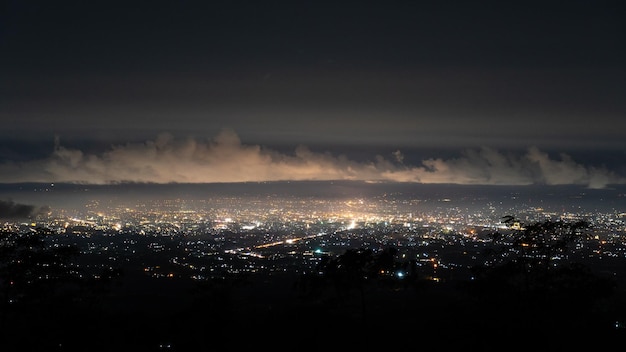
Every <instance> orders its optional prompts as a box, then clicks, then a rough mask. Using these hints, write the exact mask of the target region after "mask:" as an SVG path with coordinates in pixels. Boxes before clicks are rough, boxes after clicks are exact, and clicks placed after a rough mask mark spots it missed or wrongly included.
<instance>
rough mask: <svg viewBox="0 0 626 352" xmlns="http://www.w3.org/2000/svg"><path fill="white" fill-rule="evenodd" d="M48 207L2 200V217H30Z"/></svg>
mask: <svg viewBox="0 0 626 352" xmlns="http://www.w3.org/2000/svg"><path fill="white" fill-rule="evenodd" d="M46 209H47V208H45V207H44V208H39V207H36V206H34V205H29V204H20V203H15V202H13V201H12V200H0V219H3V220H15V219H28V218H31V217H33V216H36V215H37V214H39V213H40V212H43V211H46Z"/></svg>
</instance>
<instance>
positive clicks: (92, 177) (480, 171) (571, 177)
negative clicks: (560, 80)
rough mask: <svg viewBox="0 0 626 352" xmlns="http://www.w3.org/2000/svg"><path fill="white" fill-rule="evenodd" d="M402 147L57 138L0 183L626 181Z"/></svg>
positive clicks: (231, 136)
mask: <svg viewBox="0 0 626 352" xmlns="http://www.w3.org/2000/svg"><path fill="white" fill-rule="evenodd" d="M403 161H404V157H403V155H402V153H401V152H400V151H395V152H394V153H392V154H391V155H389V158H385V157H383V156H380V155H378V156H374V158H373V160H372V161H369V162H357V161H354V160H350V159H349V158H347V157H346V156H344V155H333V154H331V153H319V152H313V151H311V150H309V149H308V148H307V147H305V146H299V147H297V148H296V149H295V150H294V152H293V153H279V152H277V151H274V150H269V149H266V148H263V147H262V146H259V145H246V144H243V143H242V142H241V140H240V139H239V137H238V136H237V134H236V133H235V132H233V131H231V130H224V131H222V132H221V133H220V134H218V135H217V136H215V137H214V138H212V139H210V140H206V141H200V140H197V139H193V138H187V139H183V140H177V139H175V138H174V137H173V136H171V135H169V134H162V135H159V136H158V137H157V138H156V139H155V140H150V141H146V142H144V143H130V144H124V145H117V146H114V147H113V148H112V149H110V150H108V151H106V152H104V153H102V154H98V155H96V154H85V153H83V152H82V151H80V150H76V149H69V148H65V147H63V146H61V145H60V144H59V143H56V146H55V149H54V152H53V153H52V155H51V156H50V157H49V158H46V159H42V160H34V161H29V162H22V163H16V162H7V163H4V164H1V165H0V175H1V176H0V182H5V183H6V182H71V183H85V184H109V183H122V182H147V183H213V182H257V181H285V180H293V181H296V180H364V181H395V182H418V183H455V184H493V185H527V184H547V185H564V184H578V185H586V186H589V187H592V188H603V187H606V186H607V185H610V184H618V183H624V179H623V178H621V177H618V176H616V175H615V174H614V173H612V172H610V171H608V170H605V169H598V168H593V167H587V166H584V165H581V164H579V163H577V162H575V161H574V160H572V158H571V157H569V156H567V155H564V154H563V155H560V158H559V159H556V160H555V159H552V158H551V157H550V156H549V155H548V154H547V153H544V152H542V151H540V150H538V149H537V148H529V149H528V151H527V152H526V153H525V154H523V155H513V154H504V153H502V152H499V151H497V150H494V149H491V148H486V147H484V148H481V149H478V150H467V151H465V152H464V153H463V154H461V156H460V157H458V158H452V159H447V160H444V159H427V160H423V161H422V162H421V164H420V165H414V166H411V165H406V164H405V163H404V162H403Z"/></svg>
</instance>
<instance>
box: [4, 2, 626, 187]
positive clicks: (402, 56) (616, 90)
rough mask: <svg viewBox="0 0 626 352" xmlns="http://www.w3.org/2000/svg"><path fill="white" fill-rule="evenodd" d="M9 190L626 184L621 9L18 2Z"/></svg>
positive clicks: (10, 41) (9, 68) (8, 78)
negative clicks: (52, 186)
mask: <svg viewBox="0 0 626 352" xmlns="http://www.w3.org/2000/svg"><path fill="white" fill-rule="evenodd" d="M2 4H3V5H2V8H0V16H1V17H0V53H1V55H0V121H1V122H2V128H1V129H0V182H7V183H8V182H79V183H97V184H102V183H111V182H113V183H115V182H125V181H132V182H158V183H162V182H240V181H267V180H331V179H350V180H367V181H403V182H422V183H461V184H464V183H468V184H514V185H515V184H580V185H585V186H590V187H594V188H602V187H607V186H610V185H611V184H622V183H625V177H626V163H625V162H624V161H625V160H626V99H625V98H626V21H624V18H626V11H625V9H626V5H623V3H622V2H621V1H613V2H606V1H558V2H550V1H545V2H536V3H534V2H527V1H525V2H510V1H493V2H491V1H433V2H422V1H359V2H340V1H329V2H324V1H310V2H309V1H223V2H218V1H198V2H193V1H124V2H116V1H76V2H74V1H4V2H3V3H2Z"/></svg>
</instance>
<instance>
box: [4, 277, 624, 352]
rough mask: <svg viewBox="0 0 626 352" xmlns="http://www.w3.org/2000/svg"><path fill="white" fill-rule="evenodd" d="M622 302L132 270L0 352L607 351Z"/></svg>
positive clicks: (32, 323)
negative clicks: (256, 351) (164, 275)
mask: <svg viewBox="0 0 626 352" xmlns="http://www.w3.org/2000/svg"><path fill="white" fill-rule="evenodd" d="M316 287H317V288H316ZM92 292H93V291H92ZM624 297H625V296H624V295H623V290H622V289H621V288H619V289H618V290H617V291H616V292H614V293H613V294H611V295H610V297H606V298H602V299H594V300H593V302H592V301H589V300H585V299H584V295H582V294H579V293H577V292H570V294H569V295H563V296H562V297H549V298H545V297H543V298H542V297H524V296H523V295H519V294H515V293H513V294H505V293H502V292H495V291H493V292H484V291H481V290H479V289H476V288H474V287H472V286H471V285H468V283H463V282H435V281H425V280H424V281H419V282H405V283H402V284H398V283H397V282H395V283H387V284H386V283H380V282H379V283H377V284H376V286H374V287H372V286H368V287H366V288H365V289H364V290H363V291H362V293H361V291H360V290H358V289H347V290H337V288H336V287H335V286H332V285H321V286H314V285H311V284H310V283H309V284H307V285H305V284H304V283H303V281H302V280H301V277H299V276H297V275H294V274H281V275H278V274H274V275H264V276H249V277H246V278H242V277H239V278H232V279H226V280H223V281H219V282H218V281H213V282H204V283H199V282H195V281H191V280H182V279H153V278H149V277H146V276H142V275H139V274H138V275H132V274H127V275H125V276H123V277H122V278H121V279H119V280H117V281H115V282H113V283H112V284H111V286H110V287H107V288H105V289H103V290H102V291H100V292H98V293H97V294H85V296H82V297H81V296H76V295H74V296H73V297H57V298H55V300H49V301H45V300H42V301H41V302H39V303H36V304H31V305H30V306H27V307H14V308H10V309H9V310H8V311H7V312H8V314H6V315H5V316H4V317H3V319H4V322H3V328H2V331H1V333H2V346H1V348H0V351H7V352H8V351H161V350H169V351H215V350H217V351H223V350H235V351H238V350H244V349H249V348H261V349H264V350H266V349H267V350H290V351H294V350H296V351H300V350H302V351H329V350H338V349H350V350H352V349H366V350H373V349H385V350H387V349H389V348H411V349H415V350H418V349H423V350H424V349H448V348H470V349H472V350H479V349H480V350H504V349H509V348H515V349H526V348H528V349H540V350H547V349H551V348H557V349H559V350H561V349H563V348H570V347H577V348H579V347H581V346H593V347H594V348H595V349H603V348H605V347H606V348H608V347H613V346H615V345H616V344H618V343H623V342H624V341H626V329H625V328H624V327H623V325H622V324H623V322H624V321H625V320H624V319H626V315H625V313H626V309H625V305H624V303H623V300H624ZM18 308H19V309H18Z"/></svg>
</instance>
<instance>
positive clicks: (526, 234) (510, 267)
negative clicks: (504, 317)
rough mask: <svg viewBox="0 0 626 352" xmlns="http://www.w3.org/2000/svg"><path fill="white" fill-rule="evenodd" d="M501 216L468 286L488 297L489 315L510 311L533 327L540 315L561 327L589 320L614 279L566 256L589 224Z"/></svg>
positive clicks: (583, 238) (582, 240)
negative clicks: (501, 226)
mask: <svg viewBox="0 0 626 352" xmlns="http://www.w3.org/2000/svg"><path fill="white" fill-rule="evenodd" d="M502 219H503V220H502V222H503V223H504V224H506V225H507V226H506V229H505V230H503V231H498V232H496V233H493V234H492V235H491V241H492V242H491V245H492V247H491V248H490V250H489V251H486V254H487V255H486V261H485V264H481V265H477V266H475V267H473V268H472V270H473V273H474V275H475V280H474V281H473V282H472V284H471V285H470V287H472V290H473V291H472V292H474V293H478V296H479V297H481V298H485V299H486V300H487V302H488V303H489V304H488V307H491V308H490V309H493V310H491V311H490V313H488V314H502V312H503V311H508V313H509V314H511V315H512V316H515V317H516V318H515V319H513V321H515V324H517V325H516V326H518V327H519V326H524V327H530V326H534V325H535V324H539V322H540V320H541V319H544V320H545V321H544V322H543V323H544V324H547V325H549V324H552V325H555V326H554V327H555V328H557V327H558V325H559V324H562V326H563V328H564V329H565V326H568V325H572V324H574V323H575V322H576V323H580V324H581V325H584V324H591V323H589V321H590V320H587V321H585V318H583V317H587V318H588V317H590V316H591V315H593V305H594V303H595V302H597V301H599V300H600V299H603V298H606V297H609V296H610V295H611V294H612V293H613V292H614V289H615V283H614V282H613V280H612V279H611V278H608V277H602V276H599V275H596V274H595V273H593V272H592V271H591V270H590V269H589V268H588V267H587V266H586V265H584V264H582V263H580V262H578V261H575V260H573V259H572V257H571V256H570V254H571V253H572V251H573V248H574V246H575V245H580V246H582V245H584V244H585V241H586V240H588V239H589V238H590V237H589V230H590V226H589V223H587V222H585V221H575V222H565V221H560V220H558V221H553V220H545V221H542V222H535V223H530V224H523V223H522V222H521V221H519V220H517V219H515V218H514V217H513V216H505V217H503V218H502ZM557 317H558V319H557ZM557 322H560V323H557ZM511 329H513V328H511ZM533 331H535V332H536V333H539V331H541V330H540V329H538V328H537V329H536V330H533Z"/></svg>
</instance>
